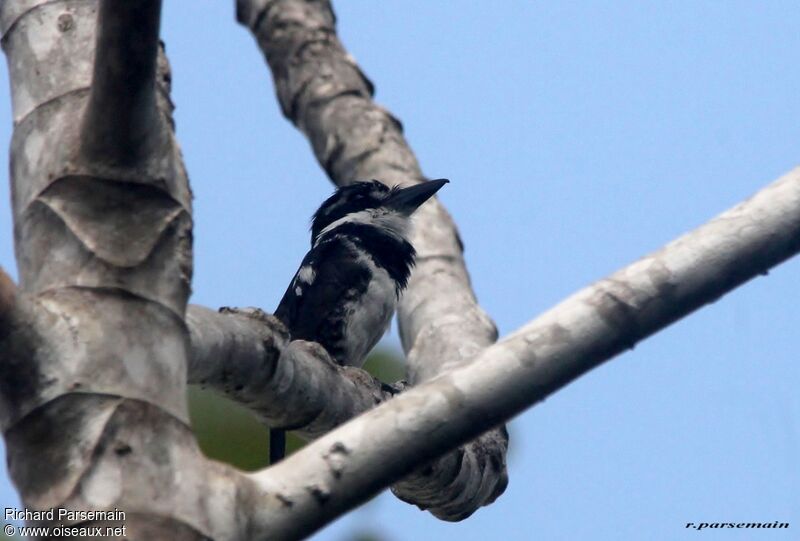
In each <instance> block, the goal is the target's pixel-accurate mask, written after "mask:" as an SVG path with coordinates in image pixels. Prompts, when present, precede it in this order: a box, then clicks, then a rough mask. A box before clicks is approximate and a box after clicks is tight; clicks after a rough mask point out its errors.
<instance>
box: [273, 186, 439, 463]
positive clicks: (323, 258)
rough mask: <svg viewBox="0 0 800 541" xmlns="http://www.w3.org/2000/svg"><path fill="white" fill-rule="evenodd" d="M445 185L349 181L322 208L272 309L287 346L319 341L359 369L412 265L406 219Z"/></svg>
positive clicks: (279, 450) (276, 442)
mask: <svg viewBox="0 0 800 541" xmlns="http://www.w3.org/2000/svg"><path fill="white" fill-rule="evenodd" d="M447 182H448V181H447V180H445V179H439V180H432V181H429V182H424V183H422V184H417V185H414V186H411V187H408V188H399V187H394V188H389V187H387V186H386V185H384V184H382V183H381V182H379V181H377V180H373V181H370V182H356V183H354V184H350V185H348V186H343V187H342V188H339V189H338V190H337V191H336V192H335V193H334V194H333V195H332V196H331V197H329V198H328V199H327V200H326V201H325V202H323V203H322V205H321V206H320V208H319V210H317V212H316V213H315V214H314V217H313V220H312V225H311V250H310V251H309V252H308V253H307V254H306V256H305V258H304V259H303V262H302V263H301V265H300V268H299V269H298V271H297V273H296V274H295V276H294V278H293V279H292V281H291V283H290V284H289V287H288V288H287V290H286V293H285V294H284V295H283V298H282V299H281V302H280V304H279V305H278V308H277V310H275V316H276V317H277V318H278V319H280V320H281V321H282V322H283V323H284V325H286V327H287V328H288V330H289V334H290V335H291V338H292V340H309V341H313V342H317V343H319V344H320V345H322V346H323V347H324V348H325V349H326V350H327V351H328V353H329V354H330V356H331V357H332V358H333V359H334V360H335V361H336V362H337V363H338V364H340V365H350V366H359V367H360V366H361V365H362V364H363V363H364V360H365V358H366V356H367V354H368V353H369V352H370V350H371V349H372V348H373V346H375V344H376V343H377V342H378V340H380V338H381V336H383V334H384V333H385V332H386V330H387V328H388V326H389V323H390V321H391V319H392V314H393V313H394V310H395V307H396V306H397V301H398V299H399V298H400V295H401V294H402V292H403V290H404V289H405V287H406V284H407V283H408V277H409V275H410V274H411V268H412V267H413V265H414V256H415V251H414V247H413V246H412V245H411V243H410V242H409V241H408V233H409V225H410V217H411V214H412V213H413V212H414V211H415V210H416V209H417V208H418V207H419V206H420V205H422V204H423V203H424V202H425V201H427V200H428V199H429V198H430V197H431V196H433V194H435V193H436V192H437V191H438V190H439V189H440V188H441V187H442V186H444V185H445V184H446V183H447ZM281 432H282V431H281ZM270 434H271V444H270V461H271V462H275V461H276V460H280V458H282V456H283V445H284V443H283V437H284V435H283V434H282V433H278V431H276V430H273V431H271V433H270Z"/></svg>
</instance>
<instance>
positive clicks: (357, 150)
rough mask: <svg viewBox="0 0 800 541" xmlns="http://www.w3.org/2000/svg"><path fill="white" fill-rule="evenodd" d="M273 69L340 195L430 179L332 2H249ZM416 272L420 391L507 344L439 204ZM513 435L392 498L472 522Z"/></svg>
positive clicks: (497, 435) (421, 213) (413, 358)
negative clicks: (372, 185)
mask: <svg viewBox="0 0 800 541" xmlns="http://www.w3.org/2000/svg"><path fill="white" fill-rule="evenodd" d="M237 17H238V19H239V21H240V22H241V23H242V24H244V25H246V26H247V27H248V28H249V29H250V30H251V32H252V33H253V34H254V36H255V38H256V40H257V42H258V45H259V46H260V48H261V50H262V51H263V53H264V56H265V57H266V59H267V62H268V63H269V66H270V68H271V70H272V76H273V80H274V81H275V88H276V91H277V94H278V101H279V103H280V105H281V109H282V111H283V113H284V115H285V116H286V117H287V118H288V119H289V120H290V121H291V122H292V123H294V125H295V126H297V128H298V129H299V130H300V131H302V132H303V133H304V134H305V135H306V136H307V137H308V139H309V141H310V143H311V146H312V148H313V150H314V154H315V156H316V157H317V160H318V161H319V163H320V165H321V166H322V167H323V168H324V169H325V171H326V172H327V173H328V176H329V177H330V178H331V180H332V181H333V182H334V183H336V184H337V185H343V184H347V183H350V182H353V181H356V180H366V179H372V178H376V179H379V180H381V181H382V182H384V183H386V184H389V185H394V184H409V183H415V182H420V181H422V180H424V176H423V174H422V171H421V170H420V167H419V164H418V163H417V160H416V158H415V156H414V153H413V152H412V151H411V149H410V147H409V146H408V143H407V142H406V140H405V138H404V137H403V132H402V126H401V124H400V122H399V121H398V120H397V119H396V118H395V117H393V116H392V115H391V113H389V112H388V111H387V110H386V109H384V108H382V107H380V106H379V105H378V104H376V103H375V102H374V101H373V99H372V96H373V91H374V87H373V85H372V83H371V82H370V81H369V79H368V78H367V77H366V76H365V75H364V73H363V72H362V71H361V70H360V68H359V67H358V65H357V64H356V63H355V60H354V59H353V57H352V56H351V55H350V54H348V53H347V51H346V50H345V49H344V46H343V45H342V43H341V42H340V41H339V39H338V37H337V36H336V27H335V24H336V18H335V15H334V14H333V10H332V8H331V5H330V2H328V1H327V0H316V1H310V2H309V1H304V0H238V2H237ZM414 222H415V230H414V234H413V236H412V240H411V243H412V244H413V245H414V247H415V248H416V250H417V254H418V255H417V260H416V261H417V264H416V267H415V269H414V271H413V272H412V274H411V279H410V281H409V285H408V288H407V289H406V291H405V293H404V295H403V297H402V300H401V302H400V305H399V307H398V322H399V326H400V335H401V338H402V342H403V349H405V351H406V353H407V358H408V366H409V373H408V380H409V382H410V383H412V384H417V383H420V382H422V381H426V380H428V379H431V378H433V377H435V376H437V375H439V374H443V373H445V372H447V371H449V370H451V369H453V368H456V367H459V366H463V365H465V364H467V363H469V362H470V361H472V360H473V359H474V358H475V357H476V356H477V355H478V354H479V353H480V352H481V351H482V350H484V349H485V348H486V347H488V346H489V345H491V344H492V343H494V342H495V340H497V330H496V328H495V326H494V323H493V322H492V320H491V319H490V318H489V316H487V315H486V313H485V312H484V311H483V310H482V309H481V308H480V306H479V305H478V304H477V302H476V300H475V295H474V293H473V291H472V288H471V285H470V281H469V274H468V273H467V269H466V265H465V263H464V258H463V244H462V243H461V240H460V238H459V236H458V231H457V229H456V226H455V224H454V223H453V220H452V219H451V217H450V215H449V214H448V213H447V211H446V210H445V209H444V207H443V206H442V205H441V204H440V203H439V202H438V200H431V202H429V203H426V204H425V205H423V206H422V207H421V208H420V209H419V210H418V211H417V212H416V213H415V218H414ZM507 448H508V433H507V432H506V430H505V427H503V426H501V427H499V428H495V429H493V430H491V431H489V432H487V433H486V434H483V435H481V436H480V437H479V438H478V439H476V440H474V441H472V442H469V443H468V444H467V445H465V446H464V447H463V448H461V449H458V450H457V451H454V452H453V453H452V454H450V455H449V456H446V457H443V458H442V459H440V460H439V461H437V462H434V463H432V464H429V465H427V466H425V467H424V468H422V469H420V470H419V471H417V472H416V473H414V474H413V475H411V476H409V477H408V478H406V479H404V480H403V481H402V482H400V483H398V484H396V485H395V486H394V487H393V489H392V490H393V492H394V493H395V495H397V496H398V497H399V498H401V499H402V500H404V501H407V502H409V503H413V504H416V505H418V506H419V507H420V508H422V509H428V510H429V511H430V512H431V513H433V514H434V515H435V516H437V517H439V518H441V519H444V520H462V519H464V518H466V517H468V516H469V515H471V514H472V513H473V512H475V511H476V510H477V509H478V508H479V507H481V506H482V505H487V504H489V503H491V502H493V501H494V500H495V499H496V498H497V497H498V496H499V495H500V494H502V492H503V491H504V490H505V487H506V485H507V483H508V475H507V472H506V464H505V456H506V450H507Z"/></svg>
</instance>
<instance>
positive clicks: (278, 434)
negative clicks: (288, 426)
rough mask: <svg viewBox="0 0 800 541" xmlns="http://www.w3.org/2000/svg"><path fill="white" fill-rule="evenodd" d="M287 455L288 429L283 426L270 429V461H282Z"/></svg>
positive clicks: (271, 462) (272, 462) (273, 462)
mask: <svg viewBox="0 0 800 541" xmlns="http://www.w3.org/2000/svg"><path fill="white" fill-rule="evenodd" d="M284 456H286V431H285V430H284V429H282V428H270V429H269V463H270V464H275V463H276V462H280V461H281V460H282V459H283V457H284Z"/></svg>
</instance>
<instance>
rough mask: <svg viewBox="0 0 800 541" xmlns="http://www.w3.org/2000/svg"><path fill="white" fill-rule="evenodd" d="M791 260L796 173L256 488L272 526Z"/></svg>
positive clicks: (396, 473)
mask: <svg viewBox="0 0 800 541" xmlns="http://www.w3.org/2000/svg"><path fill="white" fill-rule="evenodd" d="M798 251H800V168H798V169H795V170H793V171H791V172H790V173H788V174H787V175H785V176H784V177H782V178H780V179H778V180H777V181H776V182H774V183H773V184H771V185H770V186H768V187H766V188H764V189H763V190H762V191H760V192H759V193H757V194H756V195H754V196H753V197H751V198H750V199H748V200H747V201H745V202H743V203H741V204H740V205H738V206H736V207H734V208H733V209H731V210H729V211H727V212H725V213H723V214H721V215H720V216H718V217H717V218H716V219H714V220H712V221H711V222H709V223H707V224H706V225H704V226H702V227H700V228H698V229H696V230H695V231H692V232H690V233H688V234H686V235H684V236H682V237H680V238H679V239H677V240H675V241H673V242H671V243H669V244H668V245H666V246H665V247H663V248H662V249H661V250H659V251H657V252H655V253H653V254H650V255H648V256H645V257H644V258H642V259H640V260H639V261H637V262H635V263H633V264H631V265H629V266H628V267H626V268H624V269H622V270H620V271H618V272H616V273H614V274H613V275H611V276H609V277H607V278H605V279H603V280H600V281H598V282H596V283H595V284H593V285H591V286H589V287H587V288H585V289H583V290H581V291H579V292H577V293H575V294H574V295H572V296H571V297H569V298H567V299H566V300H564V301H562V302H561V303H560V304H559V305H557V306H556V307H554V308H552V309H550V310H549V311H547V312H545V313H544V314H543V315H541V316H539V317H538V318H536V319H535V320H533V321H531V322H529V323H528V324H526V325H525V326H523V327H522V328H520V329H519V330H517V331H516V332H515V333H513V334H512V335H510V336H508V337H506V338H504V339H503V340H501V341H500V342H498V343H496V344H495V345H493V346H491V347H489V348H487V349H486V350H485V351H483V352H482V353H481V354H480V355H479V356H478V358H477V359H476V361H475V362H473V363H470V364H469V365H467V366H464V367H461V368H458V369H456V370H453V371H452V372H449V373H447V374H444V375H442V376H439V377H437V378H434V379H433V380H431V381H428V382H425V383H422V384H420V385H419V386H417V387H414V388H412V389H409V390H408V391H406V392H404V393H402V394H400V395H398V396H397V397H395V398H394V399H393V400H392V401H390V402H387V403H386V404H383V405H381V406H379V407H377V408H375V409H374V410H372V411H370V412H367V413H366V414H364V415H362V416H360V417H358V418H357V419H354V420H352V421H350V422H348V423H347V424H345V425H344V426H342V427H341V428H338V429H336V430H334V431H333V432H331V433H329V434H327V435H325V436H323V437H322V438H320V439H319V440H317V441H316V442H314V443H312V444H310V445H308V446H307V447H305V448H303V449H302V450H301V451H299V452H298V453H296V454H294V455H292V456H290V457H289V458H288V459H286V460H284V461H283V462H281V463H280V464H277V465H276V466H274V467H273V468H271V469H269V470H267V471H263V472H258V473H256V474H254V475H253V478H254V479H256V480H257V481H258V482H261V483H265V484H268V485H269V486H274V487H277V488H278V489H279V490H280V491H281V498H283V499H285V500H286V501H288V502H291V505H289V506H288V508H287V510H286V513H285V514H282V515H281V516H280V517H278V519H277V520H275V521H274V522H272V523H271V524H270V527H271V528H273V530H272V533H273V534H274V535H276V536H277V537H279V538H282V537H287V536H293V537H299V536H302V535H308V534H310V533H312V532H313V531H315V530H316V529H318V528H320V527H321V526H323V525H324V524H326V523H327V522H329V521H331V520H332V519H334V518H335V517H336V516H338V515H339V514H341V513H343V512H344V511H346V510H347V509H350V508H352V507H354V506H356V505H357V504H358V503H360V502H362V501H364V500H365V499H367V498H369V497H370V496H371V495H373V494H374V493H376V492H377V491H379V490H380V489H381V488H382V487H383V486H386V485H387V484H389V483H392V482H394V481H396V480H397V479H399V478H401V477H402V476H404V475H407V474H408V473H409V472H410V471H412V469H413V468H414V467H415V466H416V465H417V464H418V463H419V462H420V461H422V460H426V459H431V458H434V457H435V456H437V455H439V454H441V453H444V452H446V451H447V450H448V449H451V448H452V446H453V445H454V444H455V443H457V442H464V441H467V440H469V439H470V438H473V437H475V436H476V435H478V434H480V433H481V432H482V431H484V430H486V429H488V428H490V427H492V426H495V425H496V424H498V423H501V422H503V421H505V420H507V419H508V418H510V417H511V416H513V415H516V414H517V413H519V412H521V411H522V410H524V409H525V408H527V407H530V406H532V405H534V404H536V403H537V402H540V401H542V400H544V399H545V398H546V397H547V396H549V395H550V394H552V393H554V392H555V391H557V390H558V389H560V388H562V387H564V386H565V385H567V384H568V383H570V382H571V381H573V380H574V379H576V378H578V377H579V376H581V375H582V374H585V373H586V372H588V371H589V370H591V369H592V368H595V367H596V366H598V365H600V364H601V363H603V362H605V361H607V360H609V359H611V358H613V357H614V356H616V355H617V354H619V353H621V352H623V351H625V350H627V349H631V348H633V347H634V345H635V344H637V343H638V342H639V341H641V340H643V339H644V338H646V337H648V336H650V335H652V334H654V333H655V332H657V331H659V330H660V329H663V328H664V327H666V326H667V325H669V324H670V323H673V322H674V321H677V320H678V319H680V318H682V317H684V316H686V315H688V314H690V313H691V312H693V311H694V310H696V309H698V308H700V307H702V306H703V305H705V304H708V303H711V302H714V301H716V300H717V299H718V298H719V297H720V296H722V295H724V294H725V293H727V292H729V291H731V290H733V289H734V288H736V287H737V286H739V285H741V284H743V283H744V282H746V281H748V280H750V279H752V278H755V277H756V276H759V275H762V274H765V273H766V271H767V270H768V269H770V268H771V267H773V266H775V265H778V264H779V263H781V262H782V261H784V260H786V259H788V258H789V257H791V256H793V255H795V254H797V253H798Z"/></svg>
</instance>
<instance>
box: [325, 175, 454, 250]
mask: <svg viewBox="0 0 800 541" xmlns="http://www.w3.org/2000/svg"><path fill="white" fill-rule="evenodd" d="M448 182H449V181H448V180H447V179H437V180H430V181H428V182H423V183H421V184H415V185H414V186H409V187H408V188H400V187H399V186H395V187H393V188H389V187H388V186H386V185H385V184H383V183H381V182H380V181H377V180H371V181H368V182H354V183H353V184H348V185H347V186H342V187H341V188H339V189H338V190H336V192H335V193H334V194H333V195H332V196H330V197H329V198H328V199H326V200H325V202H323V203H322V205H321V206H320V207H319V209H318V210H317V212H316V213H314V217H313V218H312V222H311V244H312V246H313V245H314V244H315V243H316V242H317V239H318V238H319V237H320V236H321V235H323V234H324V233H327V232H329V231H331V230H333V229H334V228H335V227H337V226H339V225H342V224H345V223H359V224H364V225H371V226H374V227H378V228H380V229H383V230H385V231H387V232H388V233H391V234H395V235H397V236H399V237H404V236H405V231H406V227H407V224H408V218H409V217H410V216H411V214H412V213H413V212H414V211H415V210H417V208H419V206H420V205H422V204H423V203H424V202H425V201H427V200H428V199H430V198H431V196H433V194H435V193H436V192H437V191H439V189H440V188H441V187H442V186H444V185H445V184H447V183H448Z"/></svg>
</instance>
